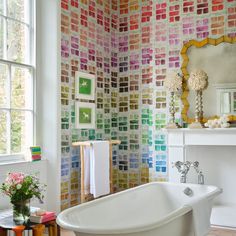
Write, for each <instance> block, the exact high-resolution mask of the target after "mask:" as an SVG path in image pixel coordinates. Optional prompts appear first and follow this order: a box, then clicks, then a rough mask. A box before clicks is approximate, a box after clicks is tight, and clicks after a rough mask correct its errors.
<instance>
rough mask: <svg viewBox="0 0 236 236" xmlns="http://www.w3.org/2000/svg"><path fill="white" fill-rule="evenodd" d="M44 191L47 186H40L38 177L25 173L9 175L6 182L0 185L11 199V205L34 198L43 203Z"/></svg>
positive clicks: (2, 190) (1, 189)
mask: <svg viewBox="0 0 236 236" xmlns="http://www.w3.org/2000/svg"><path fill="white" fill-rule="evenodd" d="M44 189H45V185H42V184H40V182H39V179H38V178H37V177H36V176H34V175H26V174H23V173H8V175H7V178H6V180H5V182H4V183H3V184H2V185H0V191H1V192H2V193H3V194H5V195H7V196H9V197H10V200H11V203H16V202H19V201H25V200H29V199H31V198H34V197H35V198H38V199H39V201H40V202H42V199H43V197H44V196H43V191H44Z"/></svg>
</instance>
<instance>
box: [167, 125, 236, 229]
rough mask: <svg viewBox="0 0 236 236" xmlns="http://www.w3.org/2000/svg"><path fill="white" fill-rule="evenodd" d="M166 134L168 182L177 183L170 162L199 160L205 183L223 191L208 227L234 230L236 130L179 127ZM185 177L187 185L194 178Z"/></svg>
mask: <svg viewBox="0 0 236 236" xmlns="http://www.w3.org/2000/svg"><path fill="white" fill-rule="evenodd" d="M166 132H167V133H168V141H167V142H168V152H169V153H168V156H169V181H170V182H179V180H180V174H179V173H178V171H177V169H176V168H173V167H172V166H173V163H174V162H176V161H186V160H189V161H199V162H200V168H201V169H202V170H203V174H204V175H205V180H206V181H205V183H206V184H213V185H217V186H219V187H221V188H223V191H224V193H223V194H222V195H221V196H220V197H219V198H218V199H217V202H216V204H217V206H215V207H214V208H213V212H212V218H211V221H212V224H215V225H221V226H229V227H236V188H235V181H236V171H235V169H236V128H225V129H224V128H219V129H188V128H182V129H167V130H166ZM188 177H189V178H188V179H189V182H194V181H193V180H194V179H197V176H196V173H194V171H193V170H191V171H190V172H189V175H188ZM195 182H196V181H195ZM233 185H234V186H233Z"/></svg>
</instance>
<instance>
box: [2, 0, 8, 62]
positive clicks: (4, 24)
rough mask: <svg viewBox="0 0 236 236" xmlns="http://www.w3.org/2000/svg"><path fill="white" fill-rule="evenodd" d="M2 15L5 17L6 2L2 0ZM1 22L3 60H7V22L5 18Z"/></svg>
mask: <svg viewBox="0 0 236 236" xmlns="http://www.w3.org/2000/svg"><path fill="white" fill-rule="evenodd" d="M3 6H4V7H3V9H4V12H3V14H4V15H5V16H6V15H7V0H3ZM2 20H3V58H4V59H7V20H6V18H5V17H3V18H2Z"/></svg>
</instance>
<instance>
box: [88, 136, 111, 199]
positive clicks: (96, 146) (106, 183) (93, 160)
mask: <svg viewBox="0 0 236 236" xmlns="http://www.w3.org/2000/svg"><path fill="white" fill-rule="evenodd" d="M91 144H92V145H91V147H85V148H84V159H85V160H84V185H85V194H88V193H89V192H90V193H91V194H93V196H94V198H97V197H99V196H102V195H106V194H109V193H110V170H109V168H110V167H109V166H110V163H109V142H108V141H91Z"/></svg>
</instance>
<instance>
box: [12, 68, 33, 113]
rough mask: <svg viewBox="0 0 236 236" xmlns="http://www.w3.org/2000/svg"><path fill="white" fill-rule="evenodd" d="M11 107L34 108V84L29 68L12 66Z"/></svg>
mask: <svg viewBox="0 0 236 236" xmlns="http://www.w3.org/2000/svg"><path fill="white" fill-rule="evenodd" d="M11 107H12V108H26V109H33V108H32V107H33V86H32V79H31V75H30V71H29V69H26V68H21V67H14V66H12V81H11Z"/></svg>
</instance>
